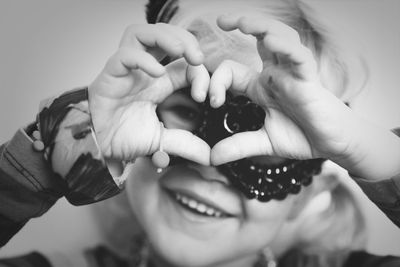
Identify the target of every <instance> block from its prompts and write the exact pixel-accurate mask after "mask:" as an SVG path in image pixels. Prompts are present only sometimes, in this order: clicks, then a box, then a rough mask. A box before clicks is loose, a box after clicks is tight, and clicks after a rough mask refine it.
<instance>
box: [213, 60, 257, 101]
mask: <svg viewBox="0 0 400 267" xmlns="http://www.w3.org/2000/svg"><path fill="white" fill-rule="evenodd" d="M255 76H256V72H255V71H254V70H252V69H251V68H249V67H247V66H246V65H243V64H240V63H238V62H235V61H232V60H225V61H223V62H222V63H221V64H220V65H219V66H218V67H217V69H216V70H215V71H214V73H213V75H212V76H211V81H210V89H209V95H210V104H211V106H212V107H214V108H218V107H220V106H221V105H223V104H224V103H225V95H226V90H228V89H232V90H234V91H237V92H240V93H243V94H247V93H248V89H249V87H250V85H251V83H252V82H253V81H254V77H255Z"/></svg>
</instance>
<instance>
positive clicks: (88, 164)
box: [37, 89, 122, 205]
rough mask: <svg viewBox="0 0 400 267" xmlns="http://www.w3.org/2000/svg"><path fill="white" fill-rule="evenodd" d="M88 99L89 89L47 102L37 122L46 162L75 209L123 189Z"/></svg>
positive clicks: (76, 91)
mask: <svg viewBox="0 0 400 267" xmlns="http://www.w3.org/2000/svg"><path fill="white" fill-rule="evenodd" d="M87 99H88V97H87V90H86V89H80V90H74V91H70V92H67V93H65V94H62V95H61V96H59V97H56V98H54V99H52V100H50V101H47V103H46V105H45V106H44V107H43V108H42V109H41V111H40V112H39V114H38V120H37V121H38V125H39V129H40V133H41V137H42V141H43V143H44V146H45V149H44V153H45V158H46V159H47V160H48V162H49V165H50V168H51V169H52V171H53V172H54V173H56V174H57V176H59V177H60V178H61V179H62V180H63V181H64V184H65V187H66V190H65V196H66V198H67V199H68V200H69V201H70V202H71V203H72V204H75V205H81V204H87V203H91V202H95V201H99V200H102V199H105V198H108V197H111V196H113V195H115V194H117V193H118V192H119V191H120V190H121V189H122V184H121V183H119V182H118V183H117V181H116V180H115V179H114V178H113V177H112V175H111V174H110V172H109V170H108V168H107V166H106V163H105V160H104V157H103V154H102V151H101V150H100V148H99V146H98V144H97V140H96V136H95V133H94V129H93V125H92V122H91V116H90V113H89V110H88V101H87Z"/></svg>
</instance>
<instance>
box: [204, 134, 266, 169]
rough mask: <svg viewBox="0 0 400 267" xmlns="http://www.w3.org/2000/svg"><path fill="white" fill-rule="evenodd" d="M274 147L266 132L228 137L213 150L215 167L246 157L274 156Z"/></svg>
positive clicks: (212, 155) (212, 158)
mask: <svg viewBox="0 0 400 267" xmlns="http://www.w3.org/2000/svg"><path fill="white" fill-rule="evenodd" d="M272 154H273V150H272V145H271V142H270V140H269V138H268V135H267V133H266V132H265V130H263V129H260V130H258V131H252V132H242V133H237V134H234V135H232V136H230V137H227V138H225V139H223V140H221V141H220V142H218V143H217V144H215V145H214V147H213V148H212V150H211V164H212V165H214V166H217V165H221V164H224V163H227V162H231V161H235V160H239V159H242V158H246V157H252V156H262V155H272Z"/></svg>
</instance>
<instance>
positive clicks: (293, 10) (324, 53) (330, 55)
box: [165, 0, 361, 102]
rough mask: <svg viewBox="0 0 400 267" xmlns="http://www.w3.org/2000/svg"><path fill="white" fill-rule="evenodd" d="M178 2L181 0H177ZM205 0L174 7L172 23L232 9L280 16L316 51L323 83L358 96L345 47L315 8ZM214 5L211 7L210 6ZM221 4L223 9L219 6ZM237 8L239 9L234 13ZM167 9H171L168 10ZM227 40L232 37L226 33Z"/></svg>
mask: <svg viewBox="0 0 400 267" xmlns="http://www.w3.org/2000/svg"><path fill="white" fill-rule="evenodd" d="M177 2H178V1H177ZM226 2H227V1H226V0H203V1H202V5H199V4H198V1H197V0H184V1H180V2H179V8H176V5H173V7H174V8H175V10H174V15H173V17H172V18H170V21H167V22H171V23H172V24H178V25H180V26H182V27H184V28H187V27H188V26H189V23H190V21H191V20H192V19H193V18H196V17H204V16H207V15H210V14H224V13H229V12H234V13H237V10H240V14H246V12H248V11H250V12H257V13H258V14H260V15H264V14H265V16H266V17H268V18H273V19H277V20H279V21H281V22H283V23H285V24H287V25H288V26H290V27H292V28H293V29H295V30H296V31H297V32H298V33H299V35H300V38H301V41H302V43H303V44H304V45H305V46H307V47H308V48H309V49H310V50H311V51H312V52H313V54H314V57H315V59H316V60H317V63H318V67H319V75H320V79H321V81H322V83H323V85H324V86H325V87H326V88H328V89H329V90H330V91H331V92H333V93H334V94H335V95H336V96H337V97H339V98H341V99H342V100H343V101H345V102H348V101H350V100H352V98H353V97H354V96H356V95H357V94H358V93H359V91H360V89H361V88H350V87H349V84H350V83H349V75H348V64H347V62H346V61H345V60H343V53H342V49H341V48H339V46H338V44H335V42H334V41H333V40H332V39H331V38H330V37H329V32H328V31H327V30H326V29H325V28H324V27H323V26H322V24H321V23H320V22H319V21H318V19H317V16H316V14H314V12H313V10H312V9H311V8H310V7H309V6H308V5H306V4H305V3H303V2H301V1H300V0H247V1H245V2H244V1H243V0H230V1H229V6H227V5H226ZM207 3H209V4H210V5H211V6H212V7H213V8H212V9H211V8H209V6H210V5H208V4H207ZM218 5H220V8H218ZM235 11H236V12H235ZM165 12H168V10H165ZM226 39H227V40H229V37H228V35H227V34H226Z"/></svg>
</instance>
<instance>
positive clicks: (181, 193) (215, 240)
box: [127, 19, 296, 266]
mask: <svg viewBox="0 0 400 267" xmlns="http://www.w3.org/2000/svg"><path fill="white" fill-rule="evenodd" d="M208 25H209V24H206V23H204V21H202V20H200V19H197V20H194V21H193V23H192V24H191V25H190V26H189V30H191V31H192V32H194V33H196V35H197V36H198V38H199V42H200V45H201V47H202V50H203V52H204V53H205V55H206V61H205V62H206V63H205V65H206V67H207V69H208V70H209V71H210V72H213V71H214V70H215V68H216V67H217V66H218V64H219V63H221V62H222V61H223V60H224V59H231V60H235V61H239V62H241V63H242V64H246V65H248V66H251V67H252V68H254V69H255V70H258V68H259V67H260V64H261V62H260V59H259V56H258V54H257V50H256V47H255V44H254V40H253V42H251V41H250V39H248V38H247V37H246V38H243V37H240V36H238V35H236V33H234V34H233V35H232V42H231V43H229V44H228V43H225V45H226V49H221V46H219V45H221V43H220V44H218V42H215V39H217V40H218V36H217V35H213V33H210V32H209V34H206V35H204V33H206V32H207V31H209V30H211V29H212V28H208ZM199 36H200V37H199ZM210 36H211V37H212V38H211V37H210ZM238 38H242V39H238ZM217 47H219V49H218V50H217V49H216V48H217ZM160 112H161V116H162V118H163V121H164V123H165V125H166V126H167V127H168V128H180V129H186V130H193V127H194V123H195V121H196V114H198V110H197V107H196V105H195V103H194V102H193V100H191V99H190V98H189V97H188V96H186V95H184V94H181V93H175V94H174V95H172V96H171V97H169V98H168V99H167V100H166V101H165V102H164V103H163V104H162V105H161V107H160ZM187 149H190V147H188V148H187ZM132 177H133V179H128V184H127V190H128V193H129V198H130V203H131V205H132V207H133V211H134V213H135V215H136V216H137V218H138V220H139V222H140V224H141V225H142V227H143V229H144V231H145V232H146V234H147V236H148V238H149V240H150V243H151V244H152V246H153V247H154V249H155V250H156V252H157V253H158V254H159V255H160V256H161V257H162V258H164V259H166V260H167V261H169V262H171V263H173V264H175V265H179V266H189V265H190V266H215V265H219V264H221V265H222V264H227V266H234V265H233V262H235V263H237V264H238V265H239V266H245V264H246V263H245V262H246V261H254V259H255V258H256V256H257V254H258V252H259V251H261V250H262V249H263V248H265V247H266V246H267V245H268V244H269V243H271V241H272V240H273V239H274V237H275V235H276V234H277V233H278V231H279V229H280V228H281V227H282V225H283V224H284V222H285V221H286V220H287V217H288V216H289V214H290V212H291V208H292V206H293V202H294V200H295V198H296V196H294V195H289V196H288V197H287V198H286V199H285V200H283V201H276V200H272V201H269V202H266V203H262V202H259V201H257V200H248V199H247V198H246V197H244V195H243V194H241V193H240V192H238V191H237V190H235V189H234V188H233V187H231V186H230V185H229V183H228V181H227V178H226V177H224V176H223V175H221V174H220V173H219V172H217V171H216V169H215V168H214V167H205V166H200V165H196V164H193V165H189V164H185V165H175V166H172V167H169V168H167V169H165V170H164V171H163V172H162V173H160V174H158V173H157V172H156V169H155V167H154V166H153V165H152V163H151V161H150V160H149V159H140V160H137V161H136V163H135V168H134V170H133V173H132ZM241 260H243V261H244V262H242V261H241Z"/></svg>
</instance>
